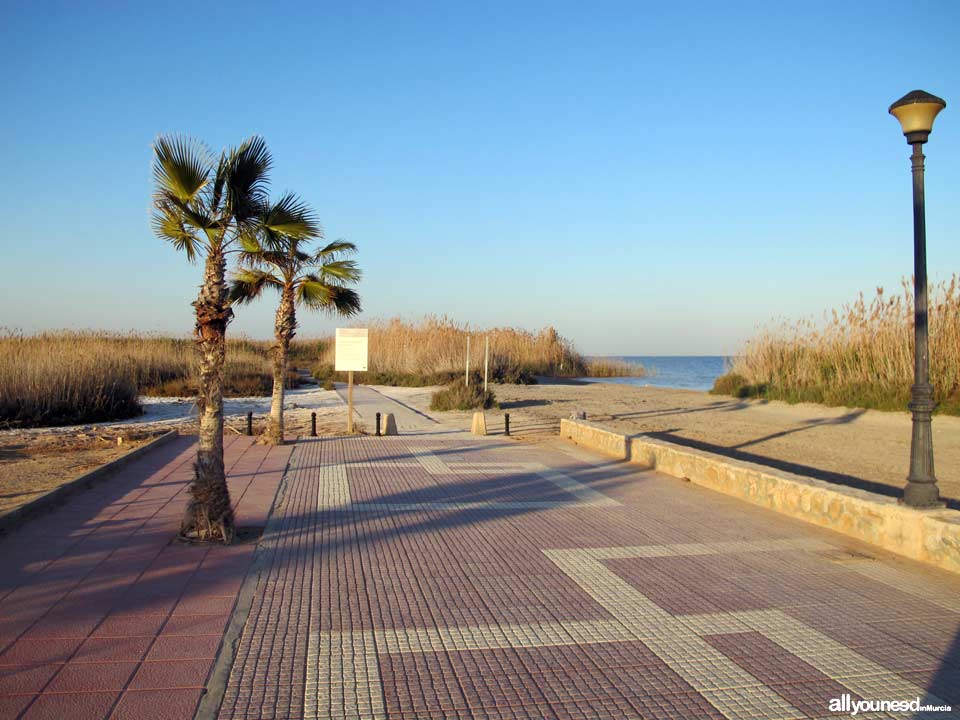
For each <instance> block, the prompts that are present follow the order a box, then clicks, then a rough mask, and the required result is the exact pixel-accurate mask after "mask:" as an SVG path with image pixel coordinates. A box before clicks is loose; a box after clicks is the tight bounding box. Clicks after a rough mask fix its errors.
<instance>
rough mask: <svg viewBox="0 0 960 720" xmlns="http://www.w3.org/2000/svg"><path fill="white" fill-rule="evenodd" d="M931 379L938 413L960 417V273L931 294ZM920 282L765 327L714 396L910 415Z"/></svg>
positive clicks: (717, 386) (906, 282)
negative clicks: (817, 319) (915, 305)
mask: <svg viewBox="0 0 960 720" xmlns="http://www.w3.org/2000/svg"><path fill="white" fill-rule="evenodd" d="M929 327H930V380H931V383H932V384H933V387H934V393H935V400H936V403H937V412H941V413H945V414H951V415H960V276H957V275H954V276H953V277H952V278H951V279H950V280H949V281H947V282H943V283H940V284H938V285H934V286H933V287H932V288H931V290H930V310H929ZM913 362H914V354H913V284H912V281H910V280H904V281H903V283H902V289H901V292H899V293H897V294H894V295H888V294H887V293H885V292H884V291H883V289H882V288H878V289H877V292H876V294H875V295H874V296H873V297H872V298H871V299H869V300H867V299H866V298H865V297H864V296H863V295H862V294H861V295H860V297H859V298H858V299H857V300H856V301H855V302H853V303H850V304H848V305H845V306H844V307H843V308H841V309H840V310H834V311H832V312H830V313H829V314H828V315H826V316H825V318H824V319H823V321H821V322H815V321H813V320H810V319H806V320H801V321H799V322H783V323H780V324H776V325H773V326H770V327H767V328H764V329H763V330H761V331H760V332H759V333H758V334H757V335H756V336H755V337H753V338H752V339H750V340H749V341H748V342H747V343H746V345H745V346H744V347H743V348H742V349H741V351H740V352H739V353H738V355H737V356H736V357H735V358H734V359H733V361H732V363H731V366H730V368H729V370H728V372H727V373H726V374H725V375H722V376H721V377H719V378H718V379H717V381H716V383H715V384H714V387H713V390H712V392H714V393H717V394H722V395H733V396H735V397H741V398H750V397H755V398H765V399H768V400H783V401H786V402H791V403H798V402H811V403H819V404H823V405H836V406H846V407H860V408H873V409H877V410H906V409H907V403H908V402H909V401H910V387H911V385H912V384H913V372H914V367H913Z"/></svg>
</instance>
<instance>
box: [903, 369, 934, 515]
mask: <svg viewBox="0 0 960 720" xmlns="http://www.w3.org/2000/svg"><path fill="white" fill-rule="evenodd" d="M911 395H912V399H911V402H910V410H911V412H912V413H913V433H912V437H911V439H910V473H909V474H908V475H907V485H906V487H905V488H904V489H903V502H904V503H905V504H906V505H909V506H910V507H915V508H935V507H942V506H943V503H941V502H940V489H939V488H938V487H937V478H936V475H934V471H933V432H932V428H931V416H932V415H933V409H934V407H935V404H934V401H933V387H932V386H931V385H930V383H924V382H921V383H916V384H915V385H914V386H913V388H911Z"/></svg>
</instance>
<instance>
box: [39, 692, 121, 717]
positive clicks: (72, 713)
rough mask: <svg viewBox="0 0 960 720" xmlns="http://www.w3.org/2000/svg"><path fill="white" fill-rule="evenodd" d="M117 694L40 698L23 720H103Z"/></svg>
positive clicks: (78, 694) (56, 695) (48, 695)
mask: <svg viewBox="0 0 960 720" xmlns="http://www.w3.org/2000/svg"><path fill="white" fill-rule="evenodd" d="M117 697H119V693H116V692H71V693H55V694H46V693H44V694H43V695H40V696H38V697H37V698H36V699H35V700H34V701H33V704H31V705H30V708H29V709H28V710H27V712H26V713H24V714H23V716H22V718H23V720H65V719H67V718H69V720H101V719H102V718H105V717H107V714H108V713H109V712H110V708H112V707H113V704H114V703H115V702H116V700H117Z"/></svg>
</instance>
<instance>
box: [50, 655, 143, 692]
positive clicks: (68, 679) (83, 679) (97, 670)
mask: <svg viewBox="0 0 960 720" xmlns="http://www.w3.org/2000/svg"><path fill="white" fill-rule="evenodd" d="M138 665H139V663H136V662H96V663H90V662H70V663H67V664H66V665H64V666H63V668H62V669H61V670H60V672H58V673H57V675H56V677H54V678H53V680H52V681H51V682H50V684H49V685H48V686H47V687H46V689H45V691H46V692H53V693H72V692H90V691H96V690H101V691H105V690H114V691H117V692H119V691H120V690H123V689H124V687H126V684H127V681H128V680H129V679H130V677H131V676H132V675H133V673H134V671H135V670H136V669H137V666H138Z"/></svg>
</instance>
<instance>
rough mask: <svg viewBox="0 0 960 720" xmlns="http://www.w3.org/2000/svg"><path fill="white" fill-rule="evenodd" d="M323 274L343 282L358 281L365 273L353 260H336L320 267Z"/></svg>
mask: <svg viewBox="0 0 960 720" xmlns="http://www.w3.org/2000/svg"><path fill="white" fill-rule="evenodd" d="M320 273H321V275H322V276H327V275H329V276H331V277H335V278H337V280H340V281H343V282H357V281H358V280H359V279H360V278H361V276H362V274H363V273H361V272H360V268H359V267H357V263H355V262H354V261H353V260H334V261H333V262H328V263H324V264H323V265H322V266H321V267H320Z"/></svg>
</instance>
